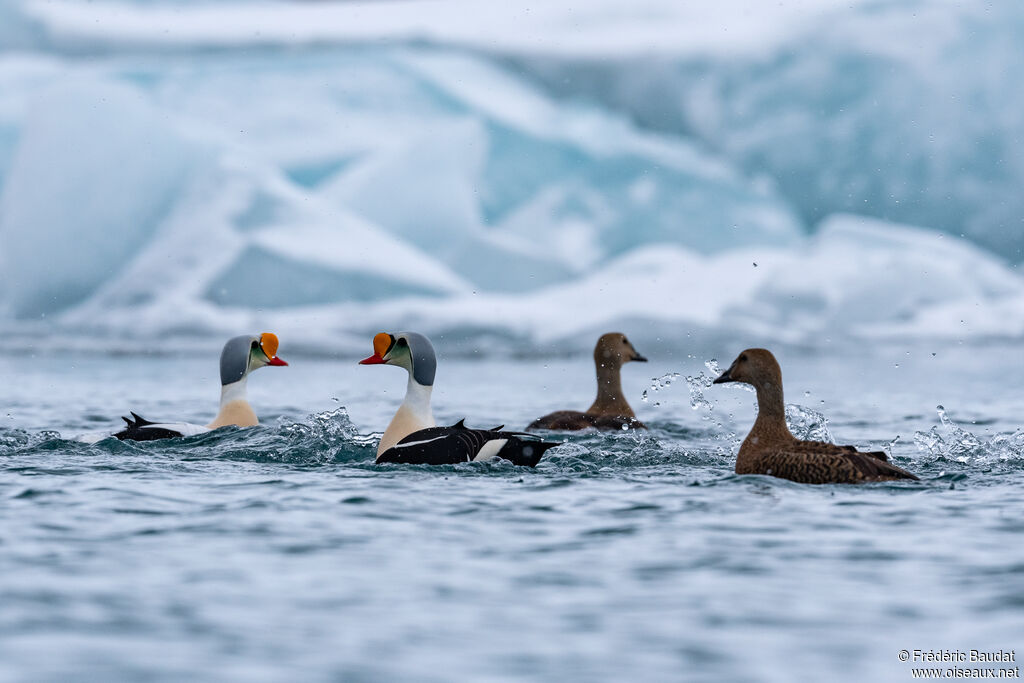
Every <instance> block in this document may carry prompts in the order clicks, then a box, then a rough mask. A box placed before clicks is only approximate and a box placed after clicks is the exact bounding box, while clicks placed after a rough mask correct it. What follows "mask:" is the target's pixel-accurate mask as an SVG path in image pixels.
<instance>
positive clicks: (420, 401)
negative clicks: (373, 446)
mask: <svg viewBox="0 0 1024 683" xmlns="http://www.w3.org/2000/svg"><path fill="white" fill-rule="evenodd" d="M433 391H434V387H433V386H427V385H424V384H420V383H419V382H417V381H416V380H415V379H413V376H412V373H409V385H408V387H406V390H405V400H403V401H402V405H401V406H399V408H398V412H397V413H395V416H394V417H393V418H392V419H391V424H389V425H388V428H387V429H385V430H384V436H382V437H381V438H380V445H379V446H377V455H378V456H379V455H380V454H381V453H383V452H384V451H386V450H387V449H389V448H391V447H392V446H394V445H395V444H397V443H398V442H399V441H401V440H402V439H404V438H405V437H407V436H409V435H410V434H412V433H413V432H418V431H419V430H421V429H426V428H428V427H433V426H434V424H435V423H434V413H433V411H431V409H430V394H431V393H432V392H433Z"/></svg>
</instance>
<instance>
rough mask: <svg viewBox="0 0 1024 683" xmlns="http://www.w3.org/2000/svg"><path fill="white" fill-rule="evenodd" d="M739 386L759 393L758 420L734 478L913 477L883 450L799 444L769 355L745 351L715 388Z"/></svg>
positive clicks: (844, 480) (853, 480) (829, 480)
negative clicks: (728, 385)
mask: <svg viewBox="0 0 1024 683" xmlns="http://www.w3.org/2000/svg"><path fill="white" fill-rule="evenodd" d="M725 382H743V383H744V384H749V385H751V386H752V387H754V389H756V390H757V420H756V421H755V422H754V427H753V428H752V429H751V430H750V434H748V435H747V438H746V439H745V440H744V441H743V445H741V446H740V452H739V455H737V457H736V474H767V475H771V476H773V477H780V478H782V479H789V480H791V481H797V482H801V483H804V484H859V483H862V482H868V481H892V480H894V479H917V477H916V476H915V475H913V474H911V473H910V472H908V471H906V470H904V469H902V468H899V467H897V466H896V465H893V464H892V463H890V462H888V460H889V458H888V457H887V456H886V454H885V453H883V452H882V451H873V452H870V453H863V452H860V451H858V450H857V449H856V448H854V447H853V446H836V445H835V444H831V443H825V442H822V441H801V440H799V439H797V438H796V437H795V436H793V434H792V433H791V432H790V431H789V427H788V426H787V425H786V404H785V402H784V401H783V398H782V370H781V369H780V368H779V364H778V362H777V361H776V360H775V356H773V355H772V353H771V351H768V350H766V349H747V350H746V351H744V352H743V353H741V354H740V355H739V357H738V358H737V359H736V360H735V361H733V364H732V365H731V366H730V367H729V369H728V370H726V371H725V372H723V373H722V374H721V376H720V377H718V379H716V380H715V382H714V383H715V384H723V383H725Z"/></svg>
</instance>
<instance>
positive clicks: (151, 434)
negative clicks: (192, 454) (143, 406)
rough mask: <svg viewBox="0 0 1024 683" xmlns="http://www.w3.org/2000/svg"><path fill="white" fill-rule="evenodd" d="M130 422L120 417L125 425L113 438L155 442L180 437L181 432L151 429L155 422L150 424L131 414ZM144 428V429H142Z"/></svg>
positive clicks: (135, 414)
mask: <svg viewBox="0 0 1024 683" xmlns="http://www.w3.org/2000/svg"><path fill="white" fill-rule="evenodd" d="M132 417H134V418H135V419H134V420H132V419H131V418H128V417H122V418H121V419H122V420H124V422H125V424H126V425H127V426H126V427H125V428H124V429H122V430H121V431H119V432H118V433H117V434H114V437H115V438H117V439H120V440H121V441H125V440H128V441H156V440H157V439H176V438H178V437H180V436H181V432H176V431H174V430H173V429H164V428H163V427H151V426H150V425H154V424H157V423H156V422H150V421H149V420H147V419H146V418H144V417H142V416H140V415H138V414H137V413H134V412H133V413H132ZM144 427H145V429H143V428H144Z"/></svg>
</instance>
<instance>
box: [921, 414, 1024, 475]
mask: <svg viewBox="0 0 1024 683" xmlns="http://www.w3.org/2000/svg"><path fill="white" fill-rule="evenodd" d="M935 410H936V412H937V413H938V415H939V424H938V425H935V426H932V428H931V429H929V430H928V431H926V432H917V433H915V434H914V445H915V446H916V447H917V450H918V452H920V453H922V454H923V455H927V456H929V457H932V458H936V459H938V458H944V459H949V460H956V461H957V462H963V463H966V462H970V461H972V460H974V461H980V462H987V461H990V460H992V459H998V460H1009V459H1017V458H1021V457H1024V432H1021V431H1016V432H1014V433H1012V434H997V435H996V436H994V437H992V439H990V440H988V441H984V440H982V439H981V438H979V437H978V436H977V435H976V434H973V433H971V432H969V431H967V430H966V429H964V428H963V427H961V426H959V425H957V424H956V423H954V422H953V421H952V420H950V419H949V416H948V415H947V414H946V409H945V407H944V406H942V405H938V406H936V407H935Z"/></svg>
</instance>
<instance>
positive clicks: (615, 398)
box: [527, 332, 647, 431]
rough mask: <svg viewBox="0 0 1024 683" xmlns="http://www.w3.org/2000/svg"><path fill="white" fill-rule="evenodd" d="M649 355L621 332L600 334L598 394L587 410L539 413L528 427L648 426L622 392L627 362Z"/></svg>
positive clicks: (595, 362)
mask: <svg viewBox="0 0 1024 683" xmlns="http://www.w3.org/2000/svg"><path fill="white" fill-rule="evenodd" d="M630 361H639V362H641V363H646V362H647V359H646V358H644V357H643V356H641V355H640V354H639V353H637V352H636V349H634V348H633V345H632V344H630V343H629V340H628V339H626V335H624V334H622V333H620V332H609V333H607V334H603V335H601V338H600V339H598V340H597V346H595V347H594V365H595V366H596V368H597V398H596V399H595V400H594V403H593V405H591V406H590V407H589V408H587V412H585V413H581V412H579V411H578V410H559V411H556V412H554V413H551V414H550V415H545V416H544V417H539V418H537V419H536V420H534V421H533V422H531V423H530V425H529V426H528V427H527V429H557V430H565V431H570V430H577V429H587V428H590V427H593V428H595V429H617V430H622V429H647V427H646V425H644V423H643V422H640V420H638V419H636V413H634V412H633V409H632V408H630V407H629V403H628V402H627V401H626V397H625V396H623V394H622V377H621V374H620V372H619V371H620V370H621V369H622V365H623V364H624V363H628V362H630Z"/></svg>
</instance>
